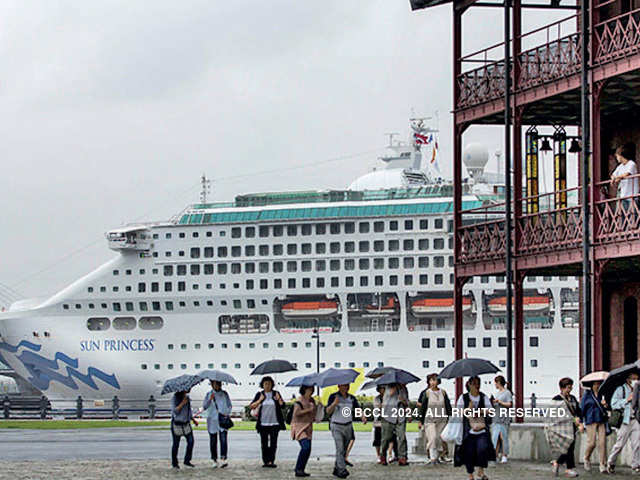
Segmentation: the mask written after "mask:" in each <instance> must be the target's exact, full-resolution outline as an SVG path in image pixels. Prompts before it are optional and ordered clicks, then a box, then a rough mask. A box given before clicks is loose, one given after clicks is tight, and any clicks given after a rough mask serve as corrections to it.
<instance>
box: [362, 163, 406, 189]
mask: <svg viewBox="0 0 640 480" xmlns="http://www.w3.org/2000/svg"><path fill="white" fill-rule="evenodd" d="M405 186H406V182H405V179H404V175H403V170H402V169H401V168H394V169H383V170H375V171H373V172H369V173H367V174H365V175H362V176H361V177H358V178H357V179H355V180H354V181H353V182H352V183H351V185H349V190H383V189H388V188H402V187H405Z"/></svg>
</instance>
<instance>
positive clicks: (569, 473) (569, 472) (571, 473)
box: [564, 470, 578, 478]
mask: <svg viewBox="0 0 640 480" xmlns="http://www.w3.org/2000/svg"><path fill="white" fill-rule="evenodd" d="M564 475H565V476H566V477H569V478H574V477H577V476H578V472H576V471H575V470H567V471H566V472H564Z"/></svg>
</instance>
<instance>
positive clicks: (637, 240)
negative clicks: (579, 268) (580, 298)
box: [456, 175, 640, 274]
mask: <svg viewBox="0 0 640 480" xmlns="http://www.w3.org/2000/svg"><path fill="white" fill-rule="evenodd" d="M630 179H631V181H633V180H635V181H640V175H635V176H633V177H630ZM610 187H611V182H610V181H605V182H600V183H597V184H596V189H597V190H596V191H597V195H596V201H595V202H594V203H593V205H592V210H591V213H592V225H593V227H592V228H593V233H592V238H593V245H592V246H593V248H594V255H595V258H596V259H605V258H611V257H625V256H636V255H640V194H636V195H633V196H629V197H623V198H621V197H611V198H607V194H608V192H609V190H610ZM581 190H582V189H581V187H575V188H570V189H567V190H562V191H559V192H552V193H545V194H542V195H539V196H535V197H521V198H520V199H518V202H520V206H521V208H522V210H523V213H522V214H521V215H519V216H518V217H517V218H515V221H514V230H513V245H514V247H515V248H514V252H515V257H516V259H517V261H518V262H520V265H521V267H522V268H531V269H534V268H555V267H559V266H566V265H576V264H578V263H579V262H581V260H582V237H583V232H584V230H583V221H582V205H581V203H580V199H581ZM504 206H505V205H504V203H502V204H495V205H491V206H486V207H480V208H474V209H471V210H463V211H462V226H461V227H460V228H458V230H457V231H456V236H457V239H458V242H459V244H460V252H459V254H458V258H457V264H458V266H461V267H463V271H465V272H467V273H470V274H471V273H473V274H476V273H477V272H479V270H478V268H480V269H481V270H483V271H487V272H489V273H491V272H498V271H500V270H502V271H503V270H504V256H505V251H506V248H505V246H506V235H505V220H504V213H502V215H499V214H498V211H499V210H504ZM527 207H529V208H528V212H527ZM536 207H537V208H536ZM536 209H537V210H538V211H535V210H536ZM516 233H517V235H516ZM474 268H475V270H474ZM478 274H479V273H478Z"/></svg>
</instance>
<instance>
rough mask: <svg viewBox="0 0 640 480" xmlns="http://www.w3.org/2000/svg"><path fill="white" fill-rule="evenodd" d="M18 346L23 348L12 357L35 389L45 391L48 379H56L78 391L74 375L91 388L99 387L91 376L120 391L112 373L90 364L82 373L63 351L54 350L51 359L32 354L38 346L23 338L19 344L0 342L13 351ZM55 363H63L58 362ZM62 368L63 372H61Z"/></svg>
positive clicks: (48, 384) (0, 347)
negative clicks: (22, 367) (26, 372)
mask: <svg viewBox="0 0 640 480" xmlns="http://www.w3.org/2000/svg"><path fill="white" fill-rule="evenodd" d="M20 347H24V348H25V349H24V350H22V352H21V353H20V354H19V355H16V356H15V357H16V358H17V359H18V360H19V361H20V362H22V364H23V365H24V367H25V368H26V369H27V371H28V372H29V374H30V375H31V376H30V377H29V378H27V381H29V382H30V383H31V384H32V385H33V386H34V387H36V388H38V389H39V390H47V389H48V388H49V386H50V384H51V382H59V383H61V384H62V385H64V386H66V387H68V388H70V389H72V390H78V388H79V387H78V384H77V383H76V382H75V380H74V378H75V379H77V380H79V381H80V382H82V383H84V384H85V385H87V386H88V387H90V388H92V389H94V390H98V389H99V387H98V385H97V384H96V382H95V381H94V378H97V379H98V380H102V381H103V382H104V383H106V384H107V385H110V386H112V387H113V388H116V389H118V390H120V384H119V383H118V379H117V378H116V376H115V374H112V375H108V374H106V373H105V372H103V371H102V370H100V369H98V368H95V367H91V366H90V367H89V368H87V373H86V374H83V373H81V372H79V371H78V370H76V369H77V368H78V359H77V358H71V357H69V356H68V355H66V354H65V353H63V352H56V354H55V356H54V357H53V360H51V359H49V358H46V357H43V356H42V355H40V354H38V353H34V352H39V351H40V350H41V349H42V346H41V345H37V344H35V343H31V342H29V341H27V340H21V341H20V343H18V345H15V346H14V345H10V344H8V343H6V342H0V349H3V350H6V351H7V352H10V353H13V354H15V353H17V352H18V350H19V349H20ZM26 349H29V350H26ZM30 350H31V351H30ZM58 362H61V363H62V364H66V365H60V364H59V363H58ZM65 371H66V375H64V372H65Z"/></svg>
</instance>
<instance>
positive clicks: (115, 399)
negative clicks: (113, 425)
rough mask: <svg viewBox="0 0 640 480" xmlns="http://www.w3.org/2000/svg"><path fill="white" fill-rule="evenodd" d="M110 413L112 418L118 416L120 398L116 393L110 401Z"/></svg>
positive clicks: (116, 418) (115, 418)
mask: <svg viewBox="0 0 640 480" xmlns="http://www.w3.org/2000/svg"><path fill="white" fill-rule="evenodd" d="M111 413H112V418H113V419H114V420H118V418H119V416H120V400H119V399H118V396H117V395H114V397H113V400H112V401H111Z"/></svg>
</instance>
